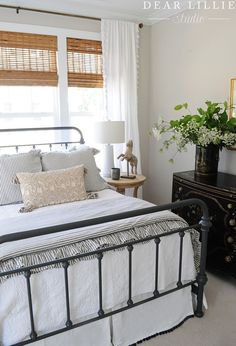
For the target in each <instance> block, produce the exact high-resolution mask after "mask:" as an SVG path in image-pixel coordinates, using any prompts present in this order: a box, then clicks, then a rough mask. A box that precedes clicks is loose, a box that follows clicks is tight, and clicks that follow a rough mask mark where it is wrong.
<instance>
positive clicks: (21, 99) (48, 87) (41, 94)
mask: <svg viewBox="0 0 236 346" xmlns="http://www.w3.org/2000/svg"><path fill="white" fill-rule="evenodd" d="M56 53H57V37H56V36H49V35H36V34H27V33H15V32H7V31H0V127H1V128H7V127H40V126H53V125H54V121H55V118H56V114H57V101H56V98H57V87H56V86H57V84H58V75H57V55H56Z"/></svg>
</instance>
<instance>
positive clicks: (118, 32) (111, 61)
mask: <svg viewBox="0 0 236 346" xmlns="http://www.w3.org/2000/svg"><path fill="white" fill-rule="evenodd" d="M101 31H102V49H103V69H104V81H105V98H106V100H105V104H106V115H107V119H109V120H124V121H125V139H126V142H127V141H128V140H129V139H132V140H133V143H134V147H133V154H134V155H135V156H137V158H138V173H140V172H141V157H140V145H139V129H138V114H137V70H138V44H139V28H138V24H135V23H130V22H125V21H119V20H110V19H102V30H101ZM124 151H125V145H114V158H115V165H116V167H119V163H118V161H117V160H116V158H117V156H118V155H119V154H121V153H123V152H124ZM123 168H124V170H125V171H126V165H124V166H123Z"/></svg>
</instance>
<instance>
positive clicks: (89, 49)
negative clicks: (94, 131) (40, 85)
mask: <svg viewBox="0 0 236 346" xmlns="http://www.w3.org/2000/svg"><path fill="white" fill-rule="evenodd" d="M67 65H68V86H69V89H68V104H69V114H70V118H71V123H72V124H73V125H74V126H78V127H80V128H81V129H82V131H83V132H84V133H89V131H90V130H91V125H92V123H94V122H95V121H98V120H100V119H102V118H103V113H104V95H103V89H102V88H103V71H102V44H101V42H100V41H94V40H82V39H76V38H67Z"/></svg>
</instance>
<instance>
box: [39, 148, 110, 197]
mask: <svg viewBox="0 0 236 346" xmlns="http://www.w3.org/2000/svg"><path fill="white" fill-rule="evenodd" d="M41 157H42V166H43V171H51V170H57V169H64V168H70V167H74V166H78V165H84V167H85V169H86V174H85V188H86V191H100V190H103V189H106V188H107V184H106V182H105V181H104V180H103V179H102V177H101V176H100V174H99V172H98V169H97V166H96V162H95V159H94V157H93V152H92V148H89V147H88V148H83V149H82V150H74V151H71V152H59V151H52V152H48V153H42V155H41Z"/></svg>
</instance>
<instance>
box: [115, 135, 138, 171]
mask: <svg viewBox="0 0 236 346" xmlns="http://www.w3.org/2000/svg"><path fill="white" fill-rule="evenodd" d="M117 159H118V160H119V159H121V161H124V160H127V162H128V163H129V164H130V166H131V173H132V174H137V165H138V159H137V157H136V156H135V155H134V154H133V141H132V139H130V140H129V141H128V142H127V144H126V151H125V153H124V154H120V155H119V156H118V157H117Z"/></svg>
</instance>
